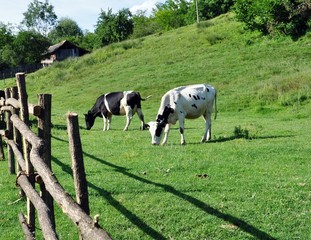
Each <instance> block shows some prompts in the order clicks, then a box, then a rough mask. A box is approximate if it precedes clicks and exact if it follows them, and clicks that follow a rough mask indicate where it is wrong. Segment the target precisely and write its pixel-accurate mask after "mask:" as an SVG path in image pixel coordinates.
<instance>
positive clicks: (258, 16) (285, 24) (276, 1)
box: [235, 0, 311, 39]
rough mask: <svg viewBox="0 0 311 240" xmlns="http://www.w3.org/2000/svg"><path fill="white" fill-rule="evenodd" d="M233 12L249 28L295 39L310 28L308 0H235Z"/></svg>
mask: <svg viewBox="0 0 311 240" xmlns="http://www.w3.org/2000/svg"><path fill="white" fill-rule="evenodd" d="M235 12H236V13H237V17H238V19H239V20H241V21H243V22H244V23H245V24H246V26H247V27H248V28H249V29H251V30H259V31H261V32H262V33H263V34H270V35H273V36H276V35H279V34H281V35H289V36H292V37H293V38H294V39H296V38H299V37H300V36H302V35H304V34H305V33H306V32H307V31H308V30H310V28H311V1H310V0H265V1H262V0H236V3H235Z"/></svg>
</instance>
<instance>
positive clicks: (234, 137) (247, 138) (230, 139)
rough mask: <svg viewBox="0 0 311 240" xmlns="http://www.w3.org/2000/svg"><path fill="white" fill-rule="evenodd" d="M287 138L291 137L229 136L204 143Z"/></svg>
mask: <svg viewBox="0 0 311 240" xmlns="http://www.w3.org/2000/svg"><path fill="white" fill-rule="evenodd" d="M289 137H293V135H275V136H260V137H257V136H255V137H243V136H242V137H241V136H230V137H219V138H217V139H212V140H209V141H208V142H206V143H219V142H227V141H233V140H235V139H246V140H257V139H273V138H289Z"/></svg>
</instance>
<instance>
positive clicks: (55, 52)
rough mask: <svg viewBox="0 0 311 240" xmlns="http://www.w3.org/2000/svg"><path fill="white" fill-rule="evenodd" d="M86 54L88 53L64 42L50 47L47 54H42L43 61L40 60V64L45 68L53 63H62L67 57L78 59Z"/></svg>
mask: <svg viewBox="0 0 311 240" xmlns="http://www.w3.org/2000/svg"><path fill="white" fill-rule="evenodd" d="M86 53H89V51H87V50H85V49H83V48H80V47H78V46H76V45H75V44H73V43H71V42H69V41H67V40H64V41H62V42H60V43H58V44H55V45H53V46H50V47H49V48H48V50H47V52H46V53H44V54H43V56H44V57H45V59H44V60H42V61H41V63H42V64H43V66H44V67H45V66H48V65H50V64H52V63H53V62H55V61H62V60H64V59H66V58H69V57H80V56H82V55H84V54H86Z"/></svg>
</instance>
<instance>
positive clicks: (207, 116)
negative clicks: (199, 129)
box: [201, 111, 212, 143]
mask: <svg viewBox="0 0 311 240" xmlns="http://www.w3.org/2000/svg"><path fill="white" fill-rule="evenodd" d="M203 117H204V119H205V133H204V135H203V137H202V139H201V142H202V143H203V142H205V141H209V140H210V139H211V136H212V131H211V129H212V112H210V111H207V112H206V113H205V114H204V115H203Z"/></svg>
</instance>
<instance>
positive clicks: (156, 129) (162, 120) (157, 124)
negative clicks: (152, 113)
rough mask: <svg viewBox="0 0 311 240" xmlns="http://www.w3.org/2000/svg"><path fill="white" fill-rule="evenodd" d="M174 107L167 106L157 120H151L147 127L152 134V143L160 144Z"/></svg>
mask: <svg viewBox="0 0 311 240" xmlns="http://www.w3.org/2000/svg"><path fill="white" fill-rule="evenodd" d="M173 112H174V109H172V108H171V107H167V106H166V107H165V109H164V111H163V114H159V115H158V117H157V120H156V121H153V122H149V123H148V124H147V128H148V129H149V132H150V134H151V143H152V145H159V144H160V141H161V137H162V133H163V130H164V128H165V126H166V124H167V119H168V116H169V114H170V113H173Z"/></svg>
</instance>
